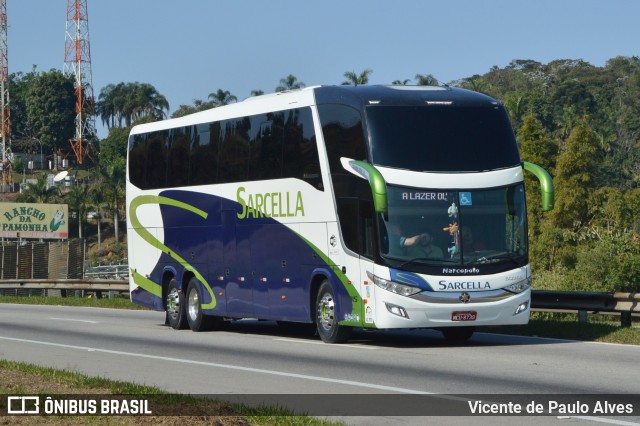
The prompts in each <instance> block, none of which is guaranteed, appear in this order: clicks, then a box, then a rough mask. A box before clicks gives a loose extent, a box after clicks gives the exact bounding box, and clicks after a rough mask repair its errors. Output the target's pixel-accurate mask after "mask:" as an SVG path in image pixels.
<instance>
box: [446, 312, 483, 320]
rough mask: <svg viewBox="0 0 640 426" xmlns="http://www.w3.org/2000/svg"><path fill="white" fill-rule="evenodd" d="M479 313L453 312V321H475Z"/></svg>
mask: <svg viewBox="0 0 640 426" xmlns="http://www.w3.org/2000/svg"><path fill="white" fill-rule="evenodd" d="M477 316H478V313H477V312H476V311H466V312H453V313H451V321H475V320H476V317H477Z"/></svg>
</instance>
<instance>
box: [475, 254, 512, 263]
mask: <svg viewBox="0 0 640 426" xmlns="http://www.w3.org/2000/svg"><path fill="white" fill-rule="evenodd" d="M516 256H517V255H514V254H513V253H498V254H494V255H491V256H482V257H479V258H478V259H477V260H476V261H475V262H474V263H495V262H499V261H501V260H510V261H511V262H513V263H516V264H517V263H519V262H518V261H517V260H516Z"/></svg>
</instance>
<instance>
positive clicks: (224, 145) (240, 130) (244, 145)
mask: <svg viewBox="0 0 640 426" xmlns="http://www.w3.org/2000/svg"><path fill="white" fill-rule="evenodd" d="M221 125H222V134H223V135H224V136H223V137H222V138H221V146H220V158H219V162H218V165H219V168H218V183H232V182H244V181H245V180H246V179H247V174H248V171H249V131H250V129H251V119H250V118H249V117H244V118H237V119H233V120H224V121H223V122H222V123H221Z"/></svg>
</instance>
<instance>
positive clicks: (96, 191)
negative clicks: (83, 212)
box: [89, 180, 107, 248]
mask: <svg viewBox="0 0 640 426" xmlns="http://www.w3.org/2000/svg"><path fill="white" fill-rule="evenodd" d="M106 192H107V191H106V188H104V185H103V182H102V181H101V180H97V181H96V182H94V183H93V185H91V187H90V188H89V200H90V202H91V204H92V205H93V207H94V208H95V209H96V210H97V213H98V216H97V218H96V220H97V221H98V248H100V247H101V245H102V229H101V228H102V208H103V207H104V206H105V205H107V197H106Z"/></svg>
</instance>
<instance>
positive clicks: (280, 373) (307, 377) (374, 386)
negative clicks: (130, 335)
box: [0, 336, 434, 395]
mask: <svg viewBox="0 0 640 426" xmlns="http://www.w3.org/2000/svg"><path fill="white" fill-rule="evenodd" d="M0 340H10V341H13V342H21V343H31V344H35V345H43V346H54V347H58V348H66V349H77V350H82V351H89V352H101V353H106V354H112V355H122V356H129V357H135V358H146V359H155V360H160V361H169V362H175V363H180V364H191V365H203V366H206V367H213V368H224V369H227V370H237V371H245V372H249V373H259V374H270V375H273V376H281V377H289V378H294V379H302V380H313V381H316V382H327V383H338V384H342V385H348V386H356V387H361V388H368V389H376V390H381V391H386V392H397V393H405V394H414V395H434V393H433V392H423V391H419V390H414V389H405V388H398V387H394V386H384V385H377V384H374V383H365V382H356V381H352V380H341V379H333V378H330V377H320V376H310V375H307V374H296V373H287V372H284V371H275V370H265V369H261V368H251V367H241V366H238V365H229V364H219V363H215V362H206V361H196V360H189V359H183V358H171V357H164V356H158V355H149V354H140V353H135V352H123V351H112V350H109V349H100V348H90V347H88V346H75V345H65V344H62V343H53V342H43V341H38V340H29V339H18V338H15V337H5V336H0Z"/></svg>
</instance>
